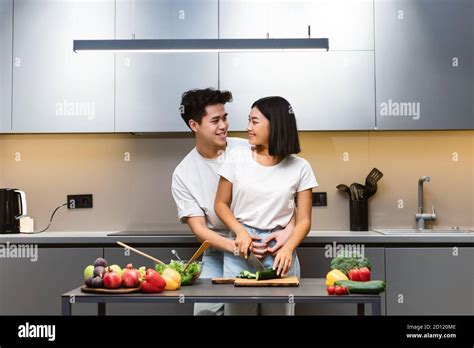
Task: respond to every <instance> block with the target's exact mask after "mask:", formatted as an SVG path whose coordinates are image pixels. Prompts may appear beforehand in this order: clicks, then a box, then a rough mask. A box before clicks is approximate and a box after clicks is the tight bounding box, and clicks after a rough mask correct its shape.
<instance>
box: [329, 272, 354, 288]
mask: <svg viewBox="0 0 474 348" xmlns="http://www.w3.org/2000/svg"><path fill="white" fill-rule="evenodd" d="M337 280H349V278H347V276H346V275H345V274H344V273H342V272H341V271H340V270H338V269H333V270H332V271H330V272H329V273H328V274H326V286H329V285H334V282H335V281H337Z"/></svg>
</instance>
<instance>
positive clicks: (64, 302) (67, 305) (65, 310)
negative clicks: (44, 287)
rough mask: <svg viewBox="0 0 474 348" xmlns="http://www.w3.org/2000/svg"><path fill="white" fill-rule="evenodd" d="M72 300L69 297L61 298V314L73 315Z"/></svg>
mask: <svg viewBox="0 0 474 348" xmlns="http://www.w3.org/2000/svg"><path fill="white" fill-rule="evenodd" d="M71 306H72V305H71V302H70V301H69V297H62V298H61V315H71Z"/></svg>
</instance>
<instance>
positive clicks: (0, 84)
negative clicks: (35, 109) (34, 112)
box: [0, 0, 13, 132]
mask: <svg viewBox="0 0 474 348" xmlns="http://www.w3.org/2000/svg"><path fill="white" fill-rule="evenodd" d="M12 40H13V0H0V132H9V131H10V130H11V106H12V104H11V96H12V95H11V93H12V70H11V69H12Z"/></svg>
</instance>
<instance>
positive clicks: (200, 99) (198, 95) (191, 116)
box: [179, 88, 232, 128]
mask: <svg viewBox="0 0 474 348" xmlns="http://www.w3.org/2000/svg"><path fill="white" fill-rule="evenodd" d="M231 101H232V93H230V92H229V91H219V90H215V89H213V88H206V89H193V90H190V91H187V92H184V93H183V95H182V96H181V106H180V108H179V110H180V112H181V117H182V118H183V120H184V122H185V123H186V125H187V126H188V127H189V121H190V120H194V121H196V122H197V123H199V124H201V121H202V118H203V116H205V115H206V110H205V109H206V106H208V105H215V104H225V103H227V102H231ZM189 128H191V127H189Z"/></svg>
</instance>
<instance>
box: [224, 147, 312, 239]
mask: <svg viewBox="0 0 474 348" xmlns="http://www.w3.org/2000/svg"><path fill="white" fill-rule="evenodd" d="M218 174H219V175H220V176H222V177H224V178H225V179H227V180H228V181H230V182H231V183H232V203H231V206H230V209H231V210H232V212H233V214H234V216H235V217H236V219H237V220H238V221H239V222H241V223H244V224H246V225H248V226H252V227H254V228H258V229H263V230H270V229H274V228H276V227H278V226H280V227H285V226H286V225H287V224H288V222H290V220H291V217H292V216H293V213H294V210H295V195H296V192H300V191H304V190H307V189H311V188H314V187H317V186H318V183H317V181H316V178H315V176H314V173H313V170H312V168H311V165H310V164H309V163H308V161H306V160H305V159H304V158H301V157H298V156H295V155H290V156H287V157H286V158H285V159H284V160H282V161H281V162H280V163H278V164H276V165H273V166H264V165H261V164H259V163H258V162H257V161H256V159H254V158H253V152H252V150H251V149H249V148H236V149H233V150H232V151H230V153H228V154H227V156H226V159H225V161H224V163H223V164H222V166H221V167H220V169H219V171H218Z"/></svg>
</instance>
